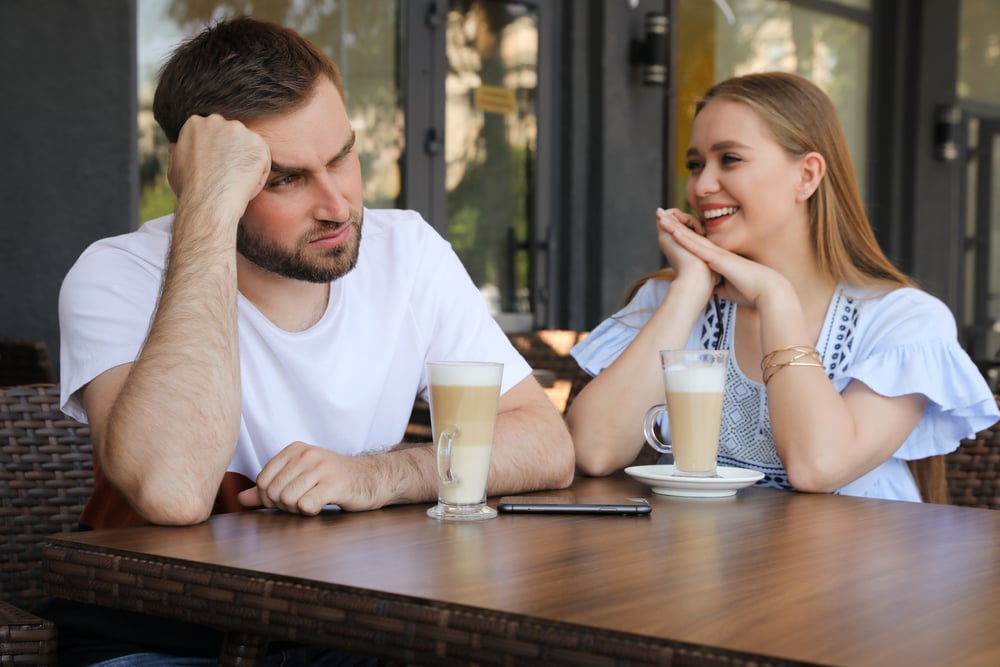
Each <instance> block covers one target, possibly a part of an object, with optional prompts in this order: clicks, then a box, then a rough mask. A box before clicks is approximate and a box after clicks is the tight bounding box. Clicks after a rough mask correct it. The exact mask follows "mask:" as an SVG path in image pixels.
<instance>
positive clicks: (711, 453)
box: [643, 350, 729, 477]
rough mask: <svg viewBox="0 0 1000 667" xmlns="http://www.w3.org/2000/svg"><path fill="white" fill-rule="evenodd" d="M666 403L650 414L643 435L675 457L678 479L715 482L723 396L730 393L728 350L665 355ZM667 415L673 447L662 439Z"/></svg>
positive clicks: (667, 351) (656, 447)
mask: <svg viewBox="0 0 1000 667" xmlns="http://www.w3.org/2000/svg"><path fill="white" fill-rule="evenodd" d="M660 362H661V363H662V366H663V388H664V389H665V391H666V399H667V401H666V403H665V404H664V403H660V404H658V405H654V406H653V407H651V408H650V409H649V411H648V412H647V413H646V421H645V423H644V424H643V430H644V431H645V434H646V442H648V443H649V444H650V446H651V447H653V449H655V450H657V451H659V452H663V453H671V452H672V453H673V455H674V467H675V468H676V469H677V474H678V475H685V476H690V477H713V476H715V469H716V457H717V456H718V453H719V429H720V427H721V425H722V395H723V393H724V392H725V388H726V367H727V365H728V363H729V352H727V351H725V350H661V351H660ZM664 410H665V411H666V413H667V419H668V420H669V422H670V443H669V444H664V443H663V442H661V441H660V438H659V436H658V435H657V429H656V424H657V420H658V419H659V415H660V413H661V412H663V411H664Z"/></svg>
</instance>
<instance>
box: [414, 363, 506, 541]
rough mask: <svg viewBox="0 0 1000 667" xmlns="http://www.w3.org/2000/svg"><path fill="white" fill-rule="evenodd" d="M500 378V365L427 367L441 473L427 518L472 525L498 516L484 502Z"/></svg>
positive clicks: (435, 444) (432, 417)
mask: <svg viewBox="0 0 1000 667" xmlns="http://www.w3.org/2000/svg"><path fill="white" fill-rule="evenodd" d="M502 379H503V364H499V363H489V362H430V363H428V364H427V381H428V384H429V385H430V394H431V400H430V406H431V430H432V431H433V432H434V446H435V448H436V450H437V472H438V504H437V505H435V506H434V507H432V508H430V509H429V510H427V515H428V516H430V517H433V518H435V519H452V520H459V521H474V520H477V519H491V518H493V517H495V516H496V515H497V512H496V510H495V509H493V508H492V507H489V506H488V505H487V504H486V477H487V475H488V474H489V470H490V451H491V450H492V449H493V430H494V426H495V425H496V419H497V403H498V402H499V400H500V382H501V380H502Z"/></svg>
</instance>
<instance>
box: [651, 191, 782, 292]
mask: <svg viewBox="0 0 1000 667" xmlns="http://www.w3.org/2000/svg"><path fill="white" fill-rule="evenodd" d="M656 226H657V241H658V243H659V246H660V250H661V251H662V252H663V255H664V257H666V258H667V261H668V262H669V263H670V266H671V267H672V268H673V269H674V270H675V271H676V272H677V280H678V281H681V282H682V283H685V284H696V285H705V286H707V287H706V290H707V292H708V293H707V295H706V300H707V299H708V297H709V296H711V294H715V295H716V296H718V297H720V298H722V299H726V300H728V301H733V302H735V303H737V304H739V305H742V306H756V305H758V300H759V299H760V298H761V297H762V296H763V295H765V294H767V293H768V292H769V291H770V289H772V288H779V285H780V288H784V287H788V285H787V280H785V278H784V277H783V276H782V275H781V274H780V273H778V272H777V271H775V270H774V269H771V268H769V267H767V266H764V265H763V264H759V263H758V262H755V261H753V259H751V258H747V257H743V256H741V255H737V254H736V253H733V252H730V251H729V250H726V249H725V248H723V247H722V246H720V245H718V244H717V243H715V242H714V241H713V240H712V239H711V238H710V233H709V232H707V231H706V228H705V225H704V223H703V222H702V221H701V220H700V219H699V218H697V217H696V216H693V215H691V214H690V213H685V212H684V211H681V210H680V209H677V208H671V209H662V208H658V209H656ZM689 281H691V282H689ZM780 288H779V289H780Z"/></svg>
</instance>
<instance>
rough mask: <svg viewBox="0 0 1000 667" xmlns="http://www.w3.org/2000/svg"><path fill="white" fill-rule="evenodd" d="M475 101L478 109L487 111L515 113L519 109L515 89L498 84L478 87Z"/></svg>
mask: <svg viewBox="0 0 1000 667" xmlns="http://www.w3.org/2000/svg"><path fill="white" fill-rule="evenodd" d="M473 103H474V104H475V105H476V108H477V109H479V110H480V111H485V112H487V113H514V111H516V110H517V102H516V101H515V100H514V91H513V90H511V89H509V88H500V87H498V86H479V87H478V88H476V97H475V100H474V102H473Z"/></svg>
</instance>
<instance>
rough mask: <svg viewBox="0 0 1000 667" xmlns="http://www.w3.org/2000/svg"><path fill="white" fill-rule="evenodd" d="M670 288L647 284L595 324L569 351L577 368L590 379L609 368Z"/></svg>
mask: <svg viewBox="0 0 1000 667" xmlns="http://www.w3.org/2000/svg"><path fill="white" fill-rule="evenodd" d="M669 285H670V283H669V281H666V280H649V281H647V282H646V283H645V284H643V286H642V287H640V288H639V291H638V292H636V295H635V296H634V297H632V300H631V301H629V302H628V304H627V305H626V306H625V307H624V308H622V309H621V310H619V311H618V312H617V313H615V314H614V315H612V316H611V317H609V318H608V319H606V320H604V321H603V322H601V323H600V324H598V325H597V326H596V327H594V329H593V330H592V331H591V332H590V334H589V335H588V336H587V337H586V338H584V339H583V340H582V341H580V342H579V343H577V344H576V345H575V346H573V349H571V350H570V351H569V352H570V354H571V355H572V356H573V358H574V359H576V362H577V364H579V366H580V368H582V369H583V370H585V371H586V372H587V373H589V374H590V375H592V376H593V375H597V374H598V373H600V372H601V371H603V370H604V369H605V368H607V367H608V366H610V365H611V363H612V362H613V361H614V360H615V359H617V358H618V356H619V355H621V353H622V352H623V351H624V350H625V348H626V347H628V346H629V343H631V342H632V341H633V340H634V339H635V337H636V336H637V335H638V333H639V330H640V329H642V327H643V326H645V324H646V322H648V321H649V318H651V317H652V316H653V311H655V310H656V308H657V306H659V305H660V303H661V302H662V301H663V299H664V297H665V296H666V294H667V289H668V287H669Z"/></svg>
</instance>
